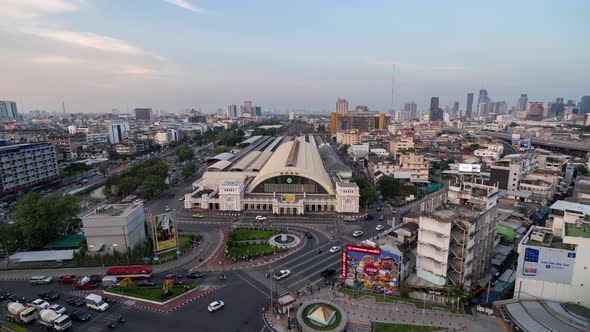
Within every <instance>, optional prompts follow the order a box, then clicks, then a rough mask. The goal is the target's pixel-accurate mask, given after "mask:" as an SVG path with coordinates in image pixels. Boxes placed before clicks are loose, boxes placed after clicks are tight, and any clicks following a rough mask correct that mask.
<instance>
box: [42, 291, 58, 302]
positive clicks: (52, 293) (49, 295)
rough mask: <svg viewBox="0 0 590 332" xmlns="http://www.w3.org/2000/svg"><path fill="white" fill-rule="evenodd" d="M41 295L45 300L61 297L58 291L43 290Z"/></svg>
mask: <svg viewBox="0 0 590 332" xmlns="http://www.w3.org/2000/svg"><path fill="white" fill-rule="evenodd" d="M39 297H41V298H42V299H43V300H47V301H55V300H57V299H59V293H58V292H56V291H49V292H43V293H39Z"/></svg>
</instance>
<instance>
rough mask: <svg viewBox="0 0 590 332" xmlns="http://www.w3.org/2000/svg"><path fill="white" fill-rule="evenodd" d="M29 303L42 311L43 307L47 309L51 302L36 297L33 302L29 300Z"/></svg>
mask: <svg viewBox="0 0 590 332" xmlns="http://www.w3.org/2000/svg"><path fill="white" fill-rule="evenodd" d="M29 305H30V306H31V307H33V308H35V309H37V310H39V311H40V310H41V309H47V308H48V307H49V302H47V301H45V300H42V299H36V300H34V301H32V302H29Z"/></svg>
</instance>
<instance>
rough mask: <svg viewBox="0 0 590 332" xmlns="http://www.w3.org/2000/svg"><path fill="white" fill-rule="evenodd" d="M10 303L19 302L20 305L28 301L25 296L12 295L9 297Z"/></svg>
mask: <svg viewBox="0 0 590 332" xmlns="http://www.w3.org/2000/svg"><path fill="white" fill-rule="evenodd" d="M8 301H10V302H18V303H25V302H26V299H25V297H24V296H20V295H16V294H12V295H10V296H9V297H8Z"/></svg>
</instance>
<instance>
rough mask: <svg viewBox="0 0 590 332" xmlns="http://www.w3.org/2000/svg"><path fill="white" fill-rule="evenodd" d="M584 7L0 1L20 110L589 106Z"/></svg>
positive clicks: (1, 83) (3, 50)
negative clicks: (584, 101) (471, 102)
mask: <svg viewBox="0 0 590 332" xmlns="http://www.w3.org/2000/svg"><path fill="white" fill-rule="evenodd" d="M589 13H590V1H586V0H580V1H567V0H564V1H541V0H533V1H473V0H469V1H452V0H448V1H435V0H432V1H345V0H334V1H327V0H310V1H307V0H297V1H281V0H267V1H255V0H235V1H226V0H0V45H1V46H0V72H1V74H0V100H6V99H7V100H15V101H17V102H18V103H19V107H20V110H21V111H23V108H24V110H30V109H46V110H55V109H58V108H60V107H61V102H62V101H64V102H65V103H66V108H67V110H68V112H99V111H106V112H108V111H110V110H111V109H112V108H118V109H120V110H122V111H124V110H126V109H133V108H134V107H153V108H155V109H164V110H167V111H173V112H177V111H181V110H183V109H186V108H202V109H203V110H204V111H214V110H216V109H217V108H218V107H222V106H223V105H224V104H228V103H241V102H243V101H244V100H247V99H251V100H253V101H254V103H255V104H258V105H261V106H262V107H263V109H267V110H268V109H273V108H278V109H282V110H285V109H313V110H322V109H326V110H331V109H332V108H333V107H334V102H335V101H336V98H338V97H345V98H346V99H348V101H349V103H350V104H351V107H353V106H354V105H357V104H365V105H368V106H369V108H371V109H378V110H387V109H389V107H390V103H391V71H392V68H391V67H392V64H394V63H395V64H396V72H395V74H396V75H395V81H396V82H395V91H396V93H395V102H394V104H395V107H396V108H398V107H399V106H400V105H401V104H402V103H403V102H406V101H412V100H414V101H416V102H417V103H418V106H419V108H422V109H425V108H427V107H428V105H429V104H428V103H429V102H428V101H429V99H430V97H431V96H439V97H440V99H441V105H452V102H453V101H454V100H459V101H460V102H461V108H463V107H464V103H465V95H466V93H467V92H475V93H476V96H477V90H478V89H479V88H481V87H485V88H487V89H488V92H489V95H490V97H491V99H492V100H493V101H496V100H506V101H507V102H508V104H509V105H513V104H514V103H515V102H516V99H517V97H518V95H519V94H520V93H528V95H529V100H541V101H549V100H552V99H554V98H555V97H565V98H566V99H577V100H579V99H580V97H581V96H582V95H590V84H589V83H590V43H589V42H588V40H589V38H590V36H589V33H590V19H588V15H589Z"/></svg>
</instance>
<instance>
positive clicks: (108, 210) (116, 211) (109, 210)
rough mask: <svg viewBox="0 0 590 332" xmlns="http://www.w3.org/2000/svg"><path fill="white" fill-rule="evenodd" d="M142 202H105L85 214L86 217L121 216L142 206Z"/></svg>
mask: <svg viewBox="0 0 590 332" xmlns="http://www.w3.org/2000/svg"><path fill="white" fill-rule="evenodd" d="M141 205H142V204H141V203H138V204H105V205H101V206H99V207H97V208H96V209H94V210H92V212H90V213H88V214H87V215H85V216H84V218H86V217H94V218H96V217H103V218H109V217H119V216H127V215H128V214H130V213H131V212H133V210H135V209H136V208H138V207H139V206H141Z"/></svg>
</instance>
